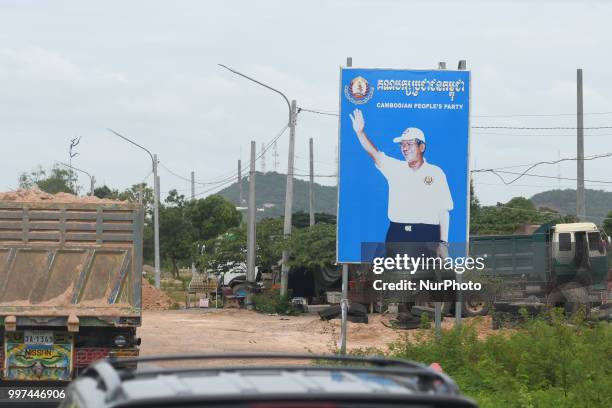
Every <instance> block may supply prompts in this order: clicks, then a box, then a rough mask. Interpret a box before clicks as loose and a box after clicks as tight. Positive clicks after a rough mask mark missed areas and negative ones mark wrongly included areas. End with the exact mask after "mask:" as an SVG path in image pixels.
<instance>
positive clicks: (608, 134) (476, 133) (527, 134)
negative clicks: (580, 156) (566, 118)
mask: <svg viewBox="0 0 612 408" xmlns="http://www.w3.org/2000/svg"><path fill="white" fill-rule="evenodd" d="M472 134H473V135H493V136H512V137H576V134H562V135H560V134H548V135H544V134H534V133H498V132H472ZM584 136H588V137H605V136H612V133H603V134H599V135H590V134H586V135H584Z"/></svg>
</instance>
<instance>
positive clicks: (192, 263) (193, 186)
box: [191, 171, 196, 277]
mask: <svg viewBox="0 0 612 408" xmlns="http://www.w3.org/2000/svg"><path fill="white" fill-rule="evenodd" d="M191 201H195V172H193V171H192V172H191ZM195 274H196V267H195V261H194V260H192V261H191V276H192V277H193V276H195Z"/></svg>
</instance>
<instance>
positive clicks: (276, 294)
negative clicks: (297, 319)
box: [252, 289, 300, 316]
mask: <svg viewBox="0 0 612 408" xmlns="http://www.w3.org/2000/svg"><path fill="white" fill-rule="evenodd" d="M252 300H253V307H254V308H255V310H256V311H258V312H260V313H270V314H274V313H276V314H280V315H290V316H296V315H299V314H300V311H299V310H298V309H297V308H296V307H295V306H294V305H293V303H291V294H287V295H285V296H280V291H279V290H278V289H273V290H270V291H266V292H262V293H260V294H257V295H253V299H252Z"/></svg>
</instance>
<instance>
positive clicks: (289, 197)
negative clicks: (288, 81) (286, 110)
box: [280, 99, 297, 296]
mask: <svg viewBox="0 0 612 408" xmlns="http://www.w3.org/2000/svg"><path fill="white" fill-rule="evenodd" d="M296 112H297V102H296V101H295V99H294V100H292V101H291V112H290V113H291V118H290V121H289V159H288V160H289V161H288V164H287V188H286V190H285V222H284V226H283V234H284V235H285V237H288V236H289V235H291V217H292V211H293V173H294V168H293V162H294V156H295V121H296ZM288 283H289V251H288V250H286V249H284V250H283V258H282V267H281V290H280V295H281V296H286V295H287V285H288Z"/></svg>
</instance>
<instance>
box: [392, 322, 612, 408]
mask: <svg viewBox="0 0 612 408" xmlns="http://www.w3.org/2000/svg"><path fill="white" fill-rule="evenodd" d="M388 354H389V356H390V357H398V358H406V359H409V360H415V361H420V362H423V363H425V364H431V363H432V362H438V363H439V364H440V365H441V366H442V367H443V369H444V370H445V371H446V372H447V373H448V374H449V375H450V376H451V377H452V378H453V379H454V380H455V381H456V382H457V384H458V385H459V387H460V388H461V390H462V392H464V393H465V394H467V395H469V396H471V397H473V398H475V399H476V400H477V401H478V403H479V405H480V406H481V407H548V406H555V407H579V406H589V407H604V406H612V394H611V393H610V392H609V390H610V389H612V364H611V356H612V326H610V324H609V323H606V322H600V323H596V324H586V323H585V322H584V320H580V319H576V318H574V319H573V320H572V321H571V322H567V321H566V320H565V319H564V316H563V315H562V313H559V312H553V313H552V314H551V315H550V316H547V318H546V319H544V318H535V319H529V320H528V321H527V322H525V323H524V325H523V326H522V328H521V329H519V330H517V331H515V332H513V333H507V332H506V333H497V334H493V335H490V336H489V337H487V338H486V339H484V340H480V339H478V336H477V333H476V330H475V327H474V326H473V325H472V324H464V325H463V326H462V327H461V328H459V329H450V330H446V331H444V332H443V334H442V336H441V337H440V338H435V336H428V335H426V334H421V335H417V336H416V337H415V338H414V339H412V340H411V339H410V338H409V337H405V338H403V339H402V340H401V341H398V342H396V343H393V344H392V345H391V347H390V352H389V353H388Z"/></svg>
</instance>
